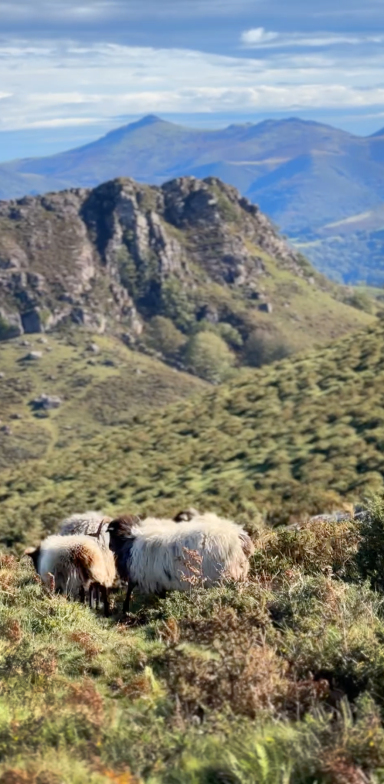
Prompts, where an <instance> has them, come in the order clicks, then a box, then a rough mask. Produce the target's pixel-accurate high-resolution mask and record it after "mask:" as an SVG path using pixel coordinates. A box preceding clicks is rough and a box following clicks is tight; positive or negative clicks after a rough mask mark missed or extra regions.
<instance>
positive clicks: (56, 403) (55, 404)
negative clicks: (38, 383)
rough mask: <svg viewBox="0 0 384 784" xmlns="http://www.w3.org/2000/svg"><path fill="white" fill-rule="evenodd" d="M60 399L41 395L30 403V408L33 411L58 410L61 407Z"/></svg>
mask: <svg viewBox="0 0 384 784" xmlns="http://www.w3.org/2000/svg"><path fill="white" fill-rule="evenodd" d="M62 402H63V401H62V399H61V397H56V396H55V395H46V394H45V393H43V394H42V395H40V397H36V398H35V399H34V400H32V401H31V406H32V408H33V410H34V411H39V410H43V411H50V410H51V409H54V408H60V406H61V405H62Z"/></svg>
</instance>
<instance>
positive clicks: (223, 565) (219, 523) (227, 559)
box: [108, 513, 254, 611]
mask: <svg viewBox="0 0 384 784" xmlns="http://www.w3.org/2000/svg"><path fill="white" fill-rule="evenodd" d="M180 523H182V524H180V525H177V524H176V525H175V520H162V519H156V518H146V519H145V520H142V521H138V519H137V518H134V517H132V516H130V515H127V516H122V517H119V518H117V519H116V520H113V521H112V522H111V523H109V525H108V532H109V534H110V547H111V549H112V550H113V552H114V553H115V556H116V563H117V569H118V572H119V575H120V577H121V579H122V580H124V581H126V582H127V583H128V591H127V597H126V600H125V603H124V610H125V611H127V610H128V609H129V601H130V595H131V592H132V590H133V588H134V587H137V588H138V590H139V592H140V593H144V594H160V595H163V594H164V593H165V592H166V591H169V590H176V591H188V590H190V587H191V581H192V580H193V577H194V575H195V571H194V569H193V568H192V569H191V561H193V560H194V559H195V560H196V562H197V561H198V563H199V570H200V575H201V582H202V583H203V584H204V585H205V586H206V587H210V586H212V585H216V584H217V583H219V582H220V581H221V580H223V579H231V580H235V581H236V582H240V581H243V580H245V579H246V577H247V575H248V571H249V558H250V556H251V555H252V553H253V551H254V547H253V544H252V541H251V539H250V537H249V536H248V534H247V533H246V531H244V529H243V528H241V527H240V526H238V525H236V523H234V522H232V521H230V520H225V519H223V518H220V517H218V516H217V515H215V514H211V513H206V514H202V515H200V514H197V515H196V516H193V517H192V519H190V520H186V521H180Z"/></svg>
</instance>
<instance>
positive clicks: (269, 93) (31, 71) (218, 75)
mask: <svg viewBox="0 0 384 784" xmlns="http://www.w3.org/2000/svg"><path fill="white" fill-rule="evenodd" d="M265 35H268V34H266V33H265V31H262V29H260V30H259V33H258V36H259V39H260V40H263V38H265ZM269 43H273V41H272V40H271V39H270V42H269ZM267 45H268V43H267ZM348 51H349V54H345V53H343V55H342V56H341V55H340V54H339V53H338V51H337V50H332V52H329V51H327V52H318V51H313V52H312V51H311V50H310V51H307V52H304V51H303V50H302V49H301V50H290V51H289V53H287V52H283V51H276V50H273V51H272V50H269V49H266V50H265V51H263V53H262V57H261V56H258V57H244V56H242V57H226V56H221V55H214V54H208V53H204V52H198V51H192V50H183V49H155V48H150V47H129V46H121V45H118V44H97V45H96V44H95V45H90V46H87V45H84V44H82V45H79V44H78V43H76V42H66V43H60V44H55V43H51V42H44V44H41V45H39V44H38V42H37V43H36V44H35V45H34V46H33V47H31V46H29V45H28V43H27V42H24V41H9V42H7V45H6V46H3V47H1V46H0V61H1V72H2V90H3V92H2V93H0V97H2V98H4V99H6V100H4V103H3V104H2V112H1V113H0V129H17V128H36V127H42V128H43V127H48V128H49V127H60V126H65V125H68V126H69V125H71V126H74V125H75V124H78V125H79V126H80V125H87V124H91V123H94V122H101V123H103V122H104V121H105V122H108V121H111V120H112V119H113V118H114V117H117V116H120V115H136V116H139V115H141V114H147V113H152V112H156V113H158V114H161V113H165V112H175V113H176V112H177V113H178V112H180V113H182V112H185V113H191V114H193V113H196V112H205V113H215V112H222V111H225V112H228V113H233V114H234V115H236V113H242V114H244V112H250V113H251V112H253V111H274V110H284V111H292V112H299V111H300V108H316V107H318V108H321V107H324V108H327V107H340V108H343V107H344V108H348V107H355V108H360V107H372V109H375V108H376V107H380V106H382V105H383V104H384V86H383V70H384V53H381V51H380V50H378V51H376V50H375V52H374V54H371V55H366V56H365V57H364V58H357V59H356V58H355V57H354V54H353V52H354V50H353V49H350V50H348ZM300 52H301V53H300Z"/></svg>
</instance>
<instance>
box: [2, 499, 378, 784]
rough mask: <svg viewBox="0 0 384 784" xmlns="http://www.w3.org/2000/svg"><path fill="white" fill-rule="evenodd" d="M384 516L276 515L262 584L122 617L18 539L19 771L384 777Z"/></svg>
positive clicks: (12, 719) (132, 779)
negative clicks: (62, 578) (336, 519)
mask: <svg viewBox="0 0 384 784" xmlns="http://www.w3.org/2000/svg"><path fill="white" fill-rule="evenodd" d="M383 521H384V509H383V506H382V504H381V502H377V503H375V504H373V505H372V508H371V511H370V514H369V516H368V518H367V519H366V520H365V522H364V523H363V524H360V525H359V524H357V523H356V522H355V521H353V520H349V521H345V522H343V523H338V524H335V523H333V524H332V523H329V522H326V521H317V522H316V523H309V524H307V525H304V526H303V528H302V529H301V530H298V531H290V532H286V531H284V530H283V531H281V530H280V531H277V532H271V531H264V530H263V529H260V530H259V531H258V538H256V553H255V555H254V557H253V562H252V568H251V576H250V580H249V582H248V583H247V584H245V585H243V586H241V585H240V586H239V585H237V586H236V585H232V584H224V585H223V586H221V587H217V588H214V589H211V590H209V591H206V590H204V589H203V588H202V587H201V585H200V583H199V579H198V569H196V580H197V585H196V586H195V587H191V588H190V591H187V592H186V593H185V594H178V593H174V594H173V595H171V594H170V595H169V596H168V597H167V598H166V599H164V600H158V599H155V598H153V599H149V598H147V599H146V600H145V598H144V597H140V596H138V595H136V596H135V597H134V599H135V600H134V602H133V606H132V613H131V614H130V615H129V617H126V618H123V617H122V616H121V597H119V596H115V608H114V612H113V615H112V618H111V619H109V620H108V621H106V620H105V619H103V618H102V617H101V616H98V615H97V614H96V613H94V614H92V613H91V611H90V610H89V609H88V608H86V607H84V606H82V605H80V604H77V603H74V602H67V601H66V600H65V598H63V597H58V596H52V595H51V594H49V593H47V590H46V589H45V590H44V589H43V588H42V585H41V583H40V581H39V579H38V578H37V577H36V575H35V574H34V573H33V572H32V569H31V567H29V566H28V565H26V563H25V561H24V562H23V561H22V562H20V563H18V562H17V561H16V559H15V558H14V557H13V556H11V555H6V554H4V553H3V554H2V555H1V557H0V586H1V587H0V631H1V641H0V666H1V674H2V677H1V681H0V781H1V782H2V784H27V782H28V783H30V782H33V784H89V783H90V784H107V782H109V783H110V782H115V784H139V782H141V781H145V782H150V783H151V784H178V783H179V782H180V784H223V782H230V784H283V783H284V784H314V782H317V784H367V782H376V783H377V784H380V782H383V780H384V772H383V771H384V729H383V724H382V712H383V708H384V690H383V677H384V645H383V640H384V625H383V599H382V594H381V593H380V592H379V593H378V592H377V591H374V590H372V588H377V587H378V588H379V590H381V589H382V571H381V564H382V558H383V544H382V542H383V540H382V534H383ZM380 535H381V544H380V545H379V547H378V541H379V540H378V537H379V538H380ZM377 576H380V577H381V583H380V582H379V583H377V579H376V578H377ZM367 579H368V582H365V580H367ZM369 581H370V582H371V586H372V587H370V583H369Z"/></svg>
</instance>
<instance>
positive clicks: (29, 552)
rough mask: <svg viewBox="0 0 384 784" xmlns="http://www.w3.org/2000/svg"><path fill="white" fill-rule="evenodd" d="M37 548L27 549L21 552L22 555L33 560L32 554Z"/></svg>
mask: <svg viewBox="0 0 384 784" xmlns="http://www.w3.org/2000/svg"><path fill="white" fill-rule="evenodd" d="M36 550H37V547H27V548H26V550H24V552H23V557H24V555H29V557H30V558H33V554H34V553H35V552H36Z"/></svg>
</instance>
